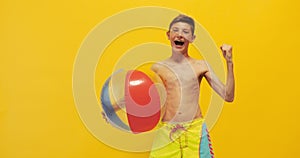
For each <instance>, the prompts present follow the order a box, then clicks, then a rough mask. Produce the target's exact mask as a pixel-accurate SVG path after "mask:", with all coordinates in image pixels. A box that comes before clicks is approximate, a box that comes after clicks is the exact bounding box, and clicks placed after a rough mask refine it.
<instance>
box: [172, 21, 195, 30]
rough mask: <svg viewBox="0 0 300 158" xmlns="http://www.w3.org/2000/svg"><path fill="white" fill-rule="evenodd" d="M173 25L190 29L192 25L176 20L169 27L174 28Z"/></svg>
mask: <svg viewBox="0 0 300 158" xmlns="http://www.w3.org/2000/svg"><path fill="white" fill-rule="evenodd" d="M175 27H177V28H188V29H192V26H191V25H190V24H188V23H185V22H176V23H174V24H173V25H172V26H171V28H175Z"/></svg>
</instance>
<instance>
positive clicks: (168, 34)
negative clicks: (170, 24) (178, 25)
mask: <svg viewBox="0 0 300 158" xmlns="http://www.w3.org/2000/svg"><path fill="white" fill-rule="evenodd" d="M166 34H167V37H168V40H170V30H169V31H167V33H166Z"/></svg>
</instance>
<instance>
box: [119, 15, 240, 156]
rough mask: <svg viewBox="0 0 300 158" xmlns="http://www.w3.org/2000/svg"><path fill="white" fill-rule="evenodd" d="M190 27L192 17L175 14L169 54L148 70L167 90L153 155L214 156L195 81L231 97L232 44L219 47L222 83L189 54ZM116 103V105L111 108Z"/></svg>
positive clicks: (232, 75) (205, 64)
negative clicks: (224, 73)
mask: <svg viewBox="0 0 300 158" xmlns="http://www.w3.org/2000/svg"><path fill="white" fill-rule="evenodd" d="M194 29H195V25H194V20H193V19H192V18H190V17H188V16H185V15H179V16H177V17H175V18H174V19H173V21H172V22H171V23H170V26H169V31H168V32H167V37H168V39H169V40H170V43H171V47H172V55H171V57H170V58H168V59H166V60H164V61H160V62H157V63H155V64H153V66H152V70H153V71H154V72H155V73H156V74H157V75H158V76H159V77H160V78H161V80H162V81H163V84H164V86H165V89H166V94H167V98H166V101H165V105H164V106H163V110H162V120H161V123H160V125H159V127H160V129H159V130H158V131H157V136H156V138H155V140H154V143H153V148H152V151H151V153H150V157H153V158H155V157H158V158H178V157H180V158H182V157H188V158H194V157H195V158H196V157H201V158H213V157H214V155H213V151H212V148H211V144H210V138H209V135H208V131H207V129H206V125H205V121H204V119H203V116H202V113H201V109H200V106H199V93H200V87H199V85H200V83H201V81H202V79H203V78H205V79H206V80H207V82H208V83H209V85H210V86H211V87H212V88H213V90H214V91H215V92H216V93H218V94H219V95H220V96H221V97H222V98H223V99H224V100H225V101H227V102H232V101H233V100H234V74H233V61H232V47H231V46H230V45H227V44H223V45H222V46H221V47H220V48H221V51H222V53H223V56H224V58H225V60H226V65H227V80H226V84H225V85H224V84H223V83H222V82H221V81H220V80H219V79H218V77H217V76H216V75H215V74H214V72H213V71H212V70H211V68H210V67H209V65H208V64H207V62H206V61H205V60H197V59H193V58H191V57H190V56H189V54H188V47H189V44H190V43H192V42H193V41H194V40H195V38H196V37H195V35H194ZM121 106H122V105H121ZM118 107H120V105H119V106H116V108H115V110H117V109H119V108H118Z"/></svg>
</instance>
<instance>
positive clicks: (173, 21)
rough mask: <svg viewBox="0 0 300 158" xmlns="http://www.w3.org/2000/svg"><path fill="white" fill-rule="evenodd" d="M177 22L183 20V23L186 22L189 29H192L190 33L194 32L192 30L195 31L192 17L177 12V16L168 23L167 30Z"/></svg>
mask: <svg viewBox="0 0 300 158" xmlns="http://www.w3.org/2000/svg"><path fill="white" fill-rule="evenodd" d="M178 22H184V23H187V24H189V25H190V26H191V29H192V33H193V34H194V31H195V22H194V19H193V18H191V17H189V16H186V15H183V14H179V15H178V16H176V17H175V18H174V19H173V20H172V21H171V23H170V25H169V30H170V29H171V27H172V25H173V24H175V23H178Z"/></svg>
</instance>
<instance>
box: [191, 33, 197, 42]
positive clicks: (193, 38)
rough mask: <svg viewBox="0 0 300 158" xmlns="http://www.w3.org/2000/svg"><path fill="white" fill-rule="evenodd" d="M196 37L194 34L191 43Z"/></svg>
mask: <svg viewBox="0 0 300 158" xmlns="http://www.w3.org/2000/svg"><path fill="white" fill-rule="evenodd" d="M195 38H196V35H193V37H192V40H191V41H190V42H191V43H192V42H194V40H195Z"/></svg>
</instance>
